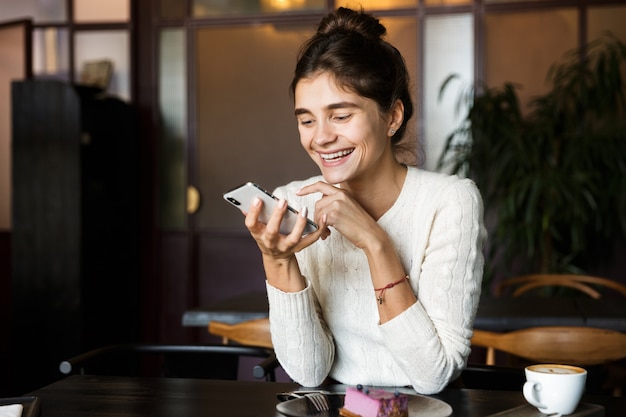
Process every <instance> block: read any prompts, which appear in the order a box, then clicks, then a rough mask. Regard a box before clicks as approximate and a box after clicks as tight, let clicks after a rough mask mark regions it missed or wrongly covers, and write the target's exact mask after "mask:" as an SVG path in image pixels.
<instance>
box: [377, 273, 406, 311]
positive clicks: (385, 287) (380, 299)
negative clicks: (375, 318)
mask: <svg viewBox="0 0 626 417" xmlns="http://www.w3.org/2000/svg"><path fill="white" fill-rule="evenodd" d="M405 280H406V281H408V280H409V276H408V275H405V276H403V277H402V279H399V280H397V281H396V282H392V283H391V284H387V285H385V286H384V287H382V288H374V291H380V294H378V297H377V298H378V304H382V303H383V295H384V294H385V290H388V289H389V288H393V287H395V286H396V285H398V284H402V283H403V282H404V281H405Z"/></svg>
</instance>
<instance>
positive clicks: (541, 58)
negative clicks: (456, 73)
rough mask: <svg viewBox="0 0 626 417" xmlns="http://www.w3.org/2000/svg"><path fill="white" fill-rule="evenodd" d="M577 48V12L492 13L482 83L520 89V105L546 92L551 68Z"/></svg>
mask: <svg viewBox="0 0 626 417" xmlns="http://www.w3.org/2000/svg"><path fill="white" fill-rule="evenodd" d="M577 46H578V13H577V11H576V9H557V10H546V11H539V12H523V13H494V14H487V16H486V17H485V80H486V83H487V85H488V86H490V87H499V86H502V85H503V84H504V83H505V82H513V83H516V84H519V85H520V89H519V90H518V94H519V98H520V102H521V103H520V104H521V106H522V107H524V106H525V105H526V104H527V103H528V101H529V99H530V98H532V97H534V96H537V95H540V94H543V93H545V92H547V91H548V89H549V86H548V85H547V84H546V76H547V74H548V69H549V68H550V66H551V65H552V64H553V63H555V62H557V61H559V60H561V58H562V57H563V54H564V53H565V52H567V51H569V50H571V49H574V48H576V47H577Z"/></svg>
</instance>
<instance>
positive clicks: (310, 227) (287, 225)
mask: <svg viewBox="0 0 626 417" xmlns="http://www.w3.org/2000/svg"><path fill="white" fill-rule="evenodd" d="M255 197H258V198H260V199H261V200H262V201H263V210H262V211H261V214H260V215H259V220H260V221H261V222H263V223H265V224H267V222H268V221H269V219H270V216H271V215H272V212H273V211H274V207H276V204H277V203H278V197H275V196H274V195H272V193H270V192H269V191H266V190H265V189H263V188H262V187H261V186H259V185H258V184H255V183H254V182H247V183H245V184H243V185H240V186H239V187H236V188H233V189H232V190H230V191H228V192H226V193H224V200H226V201H228V202H229V203H230V204H232V205H233V206H235V207H237V208H238V209H240V210H243V211H245V212H248V211H250V206H251V205H252V202H253V201H254V198H255ZM297 219H298V212H297V211H296V210H295V209H294V208H293V207H290V206H289V205H287V211H286V212H285V217H283V221H282V223H281V224H280V233H282V234H285V235H288V234H289V233H291V231H292V230H293V227H294V226H295V224H296V220H297ZM306 221H307V222H306V226H305V227H304V231H303V232H302V235H303V236H304V235H307V234H309V233H312V232H314V231H316V230H317V224H315V223H314V222H313V221H312V220H311V219H308V218H307V219H306Z"/></svg>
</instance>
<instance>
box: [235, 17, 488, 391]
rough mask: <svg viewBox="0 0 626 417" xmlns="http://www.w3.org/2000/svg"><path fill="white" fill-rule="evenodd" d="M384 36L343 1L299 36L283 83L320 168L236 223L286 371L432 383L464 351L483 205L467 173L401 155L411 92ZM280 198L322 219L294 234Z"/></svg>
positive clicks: (449, 372) (308, 376)
mask: <svg viewBox="0 0 626 417" xmlns="http://www.w3.org/2000/svg"><path fill="white" fill-rule="evenodd" d="M385 34H386V28H385V27H384V26H383V25H382V24H381V23H380V22H379V20H378V19H376V18H375V17H373V16H372V15H369V14H365V13H364V12H357V11H354V10H350V9H345V8H339V9H338V10H337V11H336V12H334V13H331V14H329V15H328V16H326V17H325V18H324V19H322V21H321V23H320V25H319V27H318V29H317V33H316V34H315V35H313V36H312V37H311V38H310V39H309V40H308V41H307V42H305V44H304V45H303V47H302V49H301V51H300V55H299V60H298V63H297V66H296V71H295V77H294V79H293V81H292V84H291V86H292V93H293V98H294V107H295V115H296V119H297V122H298V132H299V134H300V143H301V145H302V147H303V148H304V150H305V151H306V153H307V154H308V155H309V157H310V158H311V159H312V160H313V162H315V163H316V164H317V166H318V168H319V170H320V172H321V175H319V176H315V177H312V178H309V179H307V180H304V181H294V182H292V183H290V184H287V185H286V186H283V187H279V188H278V189H277V190H276V191H275V193H274V194H275V195H277V196H278V197H280V198H282V201H283V203H282V204H278V205H277V208H276V209H275V210H274V211H273V213H272V215H271V217H270V219H269V221H266V222H265V223H264V222H261V221H260V219H259V215H260V213H261V211H262V208H263V204H262V202H261V201H260V200H257V201H256V203H255V204H253V205H252V207H251V208H250V209H249V211H248V213H247V215H246V219H245V225H246V227H247V228H248V229H249V231H250V233H251V234H252V236H253V237H254V239H255V240H256V242H257V245H258V247H259V249H260V251H261V255H262V258H263V265H264V268H265V273H266V278H267V282H266V287H267V292H268V299H269V303H270V323H271V332H272V342H273V345H274V349H275V351H276V354H277V357H278V359H279V361H280V363H281V365H282V366H283V368H284V369H285V371H286V372H287V373H288V374H289V376H290V377H291V378H293V379H294V380H295V381H296V382H298V383H300V384H302V385H305V386H316V385H319V384H321V383H323V382H324V381H325V380H327V379H328V378H330V379H331V380H336V381H338V382H340V383H344V384H353V385H355V384H367V385H379V386H381V385H382V386H406V385H412V386H413V387H414V388H415V389H416V390H417V391H418V392H421V393H435V392H438V391H440V390H441V389H443V388H444V387H445V386H446V385H447V384H448V383H449V382H450V381H451V380H452V379H454V378H455V377H457V376H458V375H459V374H460V372H461V370H462V369H463V367H464V366H465V363H466V360H467V356H468V354H469V351H470V349H469V335H471V329H472V324H473V320H474V314H475V311H476V306H477V303H478V297H479V295H480V283H481V277H482V267H483V259H482V255H481V249H482V245H483V243H484V239H485V235H484V227H483V221H482V202H481V198H480V195H479V193H478V191H477V189H476V187H475V186H474V184H473V183H472V182H471V181H469V180H461V179H459V178H457V177H452V176H447V175H443V174H435V173H429V172H426V171H422V170H420V169H418V168H415V167H412V166H407V165H404V164H403V163H401V162H400V161H399V160H398V158H397V153H398V152H397V151H398V149H399V147H400V146H401V145H402V143H404V142H405V141H407V140H409V139H410V138H409V137H408V136H409V135H408V134H407V129H406V127H407V122H408V120H409V119H410V118H411V115H412V112H413V103H412V100H411V94H410V89H409V84H410V83H409V76H408V72H407V68H406V66H405V63H404V59H403V57H402V56H401V54H400V53H399V52H398V50H397V49H396V48H395V47H394V46H392V45H391V44H390V43H388V42H387V41H386V40H385V38H384V37H385ZM285 201H288V202H289V203H290V204H291V205H292V206H293V207H296V208H298V209H302V210H301V212H303V213H306V212H308V213H310V216H311V217H312V218H313V220H314V221H315V222H316V223H317V224H318V226H319V228H318V230H317V231H315V232H313V233H310V234H307V235H306V236H302V231H303V228H304V227H305V223H306V219H305V218H304V217H301V218H300V219H299V220H298V221H296V223H295V226H294V227H293V229H292V230H291V232H290V233H289V232H288V233H287V234H282V233H280V230H279V226H280V224H281V222H282V218H283V216H284V215H285V213H286V210H287V208H286V207H287V205H286V204H284V202H285ZM303 358H305V360H303ZM416 359H417V360H416Z"/></svg>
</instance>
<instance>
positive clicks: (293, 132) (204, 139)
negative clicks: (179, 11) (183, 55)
mask: <svg viewBox="0 0 626 417" xmlns="http://www.w3.org/2000/svg"><path fill="white" fill-rule="evenodd" d="M311 34H312V25H306V27H298V26H294V25H290V26H289V27H277V26H273V25H269V24H265V25H256V26H250V27H235V28H201V29H198V31H197V32H196V38H197V40H196V49H195V51H196V54H197V57H196V65H197V67H196V71H195V72H196V74H198V79H197V86H196V93H197V104H196V108H197V114H198V117H197V123H198V124H197V126H196V127H197V152H196V155H197V156H196V157H197V163H196V165H197V166H198V171H197V178H198V180H197V182H198V188H199V190H200V194H201V196H202V204H201V206H200V211H199V212H198V213H197V214H196V220H197V224H198V226H200V227H210V228H228V229H231V230H232V229H241V230H242V231H243V230H245V228H244V225H243V218H242V216H241V213H239V212H238V211H237V210H235V209H233V208H232V207H231V206H230V205H228V204H227V203H226V202H225V201H223V199H222V194H223V193H224V192H225V191H227V190H228V189H230V188H233V187H235V186H237V185H239V184H241V183H243V182H246V181H256V182H258V183H259V184H261V185H262V186H263V187H265V188H266V189H269V190H272V189H273V188H275V187H276V186H278V185H281V184H284V183H286V182H288V181H291V180H294V179H297V178H307V177H309V176H311V175H315V174H318V173H319V171H318V170H317V167H316V166H315V164H314V163H313V162H312V161H311V160H310V159H309V157H308V155H307V154H306V153H305V152H304V151H303V150H302V148H301V146H300V140H299V137H298V130H297V125H296V120H295V117H294V114H293V100H292V99H291V97H290V95H289V84H290V82H291V79H292V76H293V70H294V65H295V60H296V56H297V53H298V49H299V47H300V45H301V44H302V43H303V42H304V41H305V40H306V39H307V38H308V36H310V35H311Z"/></svg>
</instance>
